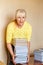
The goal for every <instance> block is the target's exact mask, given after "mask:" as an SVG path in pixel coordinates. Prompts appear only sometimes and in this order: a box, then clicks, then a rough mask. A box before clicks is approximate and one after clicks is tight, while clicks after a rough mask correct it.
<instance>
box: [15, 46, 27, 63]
mask: <svg viewBox="0 0 43 65" xmlns="http://www.w3.org/2000/svg"><path fill="white" fill-rule="evenodd" d="M15 49H16V58H15V62H16V63H26V62H27V53H28V49H27V46H15Z"/></svg>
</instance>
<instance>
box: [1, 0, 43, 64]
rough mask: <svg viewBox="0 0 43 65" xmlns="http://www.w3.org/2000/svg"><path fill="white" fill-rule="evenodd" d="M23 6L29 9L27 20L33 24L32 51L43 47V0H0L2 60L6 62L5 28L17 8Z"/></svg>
mask: <svg viewBox="0 0 43 65" xmlns="http://www.w3.org/2000/svg"><path fill="white" fill-rule="evenodd" d="M18 8H23V9H25V10H26V11H27V21H29V22H30V24H31V25H32V28H33V31H32V39H31V52H33V51H34V49H36V48H43V0H0V60H2V61H3V62H4V63H6V60H7V56H6V50H5V42H4V40H5V39H4V35H5V28H6V25H7V24H8V22H9V20H10V18H14V14H15V10H16V9H18Z"/></svg>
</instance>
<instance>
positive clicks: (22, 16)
mask: <svg viewBox="0 0 43 65" xmlns="http://www.w3.org/2000/svg"><path fill="white" fill-rule="evenodd" d="M25 18H26V16H25V12H18V13H17V15H16V20H17V24H18V26H22V25H23V24H24V22H25Z"/></svg>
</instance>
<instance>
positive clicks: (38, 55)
mask: <svg viewBox="0 0 43 65" xmlns="http://www.w3.org/2000/svg"><path fill="white" fill-rule="evenodd" d="M34 60H36V61H40V62H42V63H43V48H40V49H38V50H35V51H34Z"/></svg>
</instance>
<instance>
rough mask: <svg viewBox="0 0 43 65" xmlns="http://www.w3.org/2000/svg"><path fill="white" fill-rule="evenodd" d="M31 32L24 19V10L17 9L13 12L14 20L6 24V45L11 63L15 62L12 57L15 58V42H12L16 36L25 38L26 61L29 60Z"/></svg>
mask: <svg viewBox="0 0 43 65" xmlns="http://www.w3.org/2000/svg"><path fill="white" fill-rule="evenodd" d="M31 34H32V27H31V25H30V24H29V23H28V22H27V21H26V11H25V10H24V9H18V10H17V11H16V13H15V20H14V21H12V22H11V23H9V24H8V26H7V31H6V43H7V44H6V45H7V49H8V51H9V53H10V56H11V61H10V64H11V65H14V64H16V62H15V61H14V59H15V58H16V54H15V53H14V52H13V51H14V44H15V43H13V40H14V39H15V40H16V38H20V39H23V38H25V39H26V40H27V46H28V51H29V52H28V60H27V61H28V62H29V57H30V39H31Z"/></svg>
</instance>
